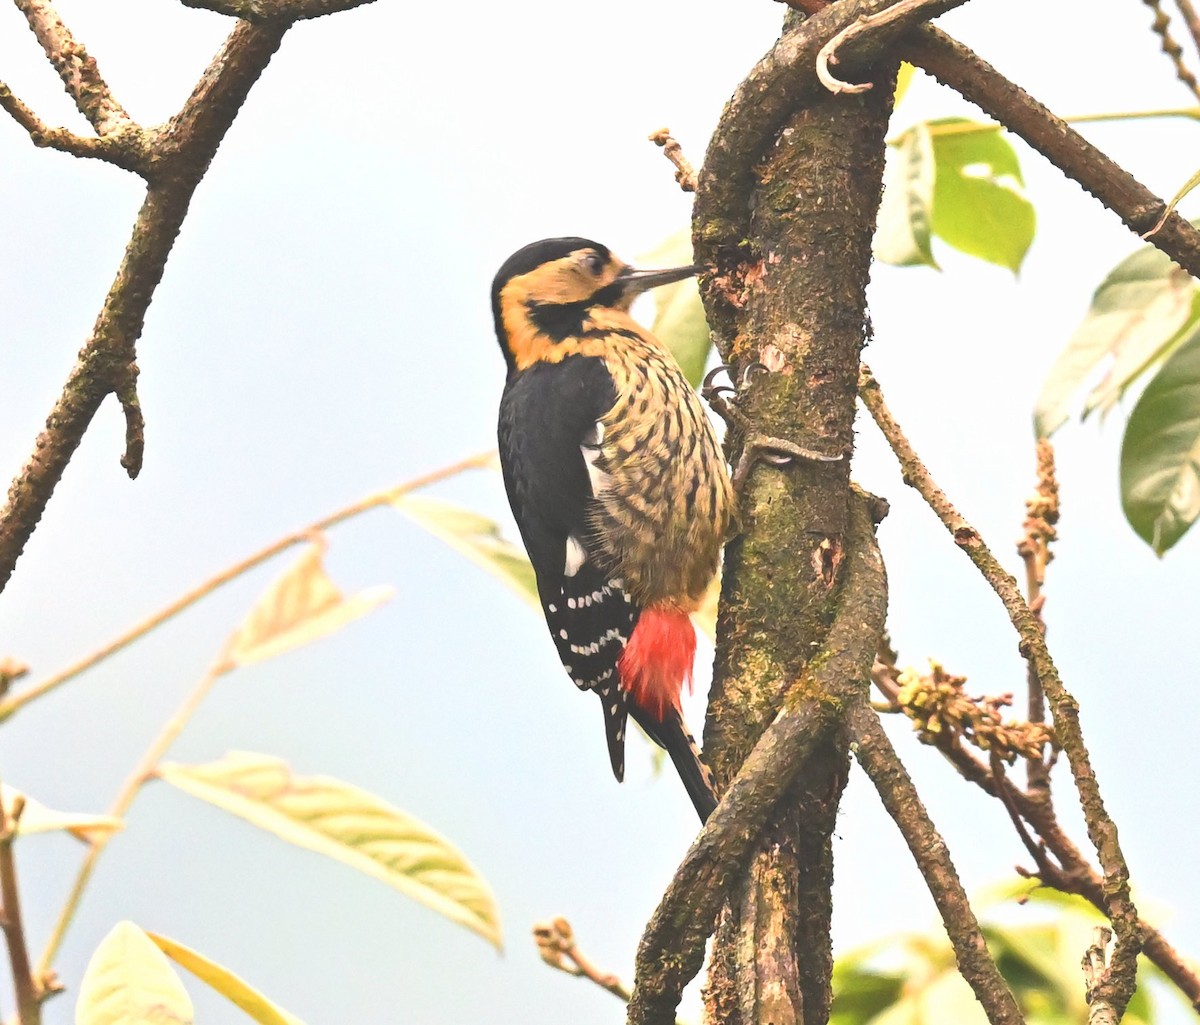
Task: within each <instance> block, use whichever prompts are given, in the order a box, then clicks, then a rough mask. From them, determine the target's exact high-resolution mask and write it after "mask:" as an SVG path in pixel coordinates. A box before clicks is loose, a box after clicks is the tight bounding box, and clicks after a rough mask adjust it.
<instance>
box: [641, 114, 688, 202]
mask: <svg viewBox="0 0 1200 1025" xmlns="http://www.w3.org/2000/svg"><path fill="white" fill-rule="evenodd" d="M650 141H651V142H652V143H654V145H656V146H661V147H662V151H663V156H665V157H666V158H667V159H668V160H669V161H671V163H672V164H674V165H675V180H676V181H677V182H679V187H680V188H681V189H683V191H684V192H695V191H696V169H695V168H694V167H692V165H691V164H690V163H689V162H688V158H687V157H685V156H684V155H683V147H682V146H680V145H679V143H678V142H676V141H675V137H674V136H673V135H672V134H671V130H670V129H669V128H660V129H659V130H658V131H657V132H655V133H653V134H652V135H651V136H650Z"/></svg>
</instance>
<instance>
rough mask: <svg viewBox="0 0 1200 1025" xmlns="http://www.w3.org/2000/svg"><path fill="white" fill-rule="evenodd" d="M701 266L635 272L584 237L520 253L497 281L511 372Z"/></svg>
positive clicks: (496, 306) (496, 304)
mask: <svg viewBox="0 0 1200 1025" xmlns="http://www.w3.org/2000/svg"><path fill="white" fill-rule="evenodd" d="M697 270H699V268H697V267H674V268H672V269H670V270H649V271H643V270H634V269H633V268H632V267H630V266H628V265H627V264H625V263H622V262H621V261H620V260H618V259H617V258H616V257H615V256H613V254H612V253H610V252H609V251H608V247H607V246H602V245H600V243H599V242H592V241H591V240H590V239H586V238H545V239H542V240H541V241H540V242H533V243H530V244H529V245H527V246H525V247H524V248H523V249H518V250H517V251H516V252H515V253H513V255H512V256H510V257H509V258H508V259H507V260H505V261H504V265H503V266H502V267H501V268H500V270H499V272H498V273H497V274H496V278H495V280H494V281H493V282H492V314H493V316H494V317H495V318H496V336H497V338H499V340H500V348H501V349H502V350H503V352H504V358H505V360H507V362H508V369H509V373H512V372H513V371H514V370H524V369H525V367H527V366H529V365H531V364H532V363H534V362H536V361H537V360H538V359H539V358H542V355H541V354H543V353H545V352H547V351H548V349H549V347H552V346H556V345H559V344H561V343H562V342H564V341H566V340H568V339H571V338H578V337H579V336H580V335H581V334H583V333H584V332H585V331H586V330H587V329H588V327H589V321H593V320H594V318H593V314H594V313H596V312H597V311H599V310H617V311H620V312H621V313H626V312H628V310H629V307H630V306H631V305H632V304H633V300H634V299H636V298H637V297H638V296H639V295H641V293H642V292H645V291H646V290H647V289H649V288H655V287H657V286H658V285H667V284H670V283H671V282H673V281H680V280H682V279H683V278H687V277H691V276H692V275H693V274H695V273H696V272H697Z"/></svg>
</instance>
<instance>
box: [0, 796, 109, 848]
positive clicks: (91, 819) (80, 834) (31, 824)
mask: <svg viewBox="0 0 1200 1025" xmlns="http://www.w3.org/2000/svg"><path fill="white" fill-rule="evenodd" d="M18 801H23V806H22V809H21V818H20V819H19V821H18V822H17V833H18V835H20V836H26V835H28V834H30V833H50V832H55V831H57V830H63V831H65V832H67V833H70V834H71V835H72V836H73V837H75V839H77V840H82V841H83V842H84V843H93V842H94V841H96V840H99V839H103V838H104V837H107V836H109V835H110V834H112V833H115V832H117V830H119V829H123V828H124V823H122V822H121V820H120V819H117V818H113V816H111V815H88V814H85V813H84V812H71V811H54V810H53V809H52V808H47V807H46V806H45V805H44V804H42V803H41V802H40V801H35V800H34V799H33V798H32V797H27V796H25V795H24V794H22V793H21V792H20V791H19V790H17V789H15V788H14V787H10V786H9V785H8V784H7V783H0V805H3V807H4V813H5V817H7V816H9V815H11V814H12V813H13V811H14V809H15V807H16V804H17V802H18Z"/></svg>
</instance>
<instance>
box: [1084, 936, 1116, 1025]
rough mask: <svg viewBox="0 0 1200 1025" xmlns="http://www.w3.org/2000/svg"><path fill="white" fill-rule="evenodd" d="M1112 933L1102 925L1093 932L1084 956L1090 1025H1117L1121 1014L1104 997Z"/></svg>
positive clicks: (1085, 986)
mask: <svg viewBox="0 0 1200 1025" xmlns="http://www.w3.org/2000/svg"><path fill="white" fill-rule="evenodd" d="M1111 939H1112V932H1111V931H1110V930H1108V929H1106V928H1105V927H1104V926H1102V925H1098V926H1096V927H1095V929H1093V930H1092V942H1091V943H1090V944H1089V945H1088V948H1087V950H1086V951H1084V954H1083V961H1082V964H1081V967H1082V968H1083V986H1084V995H1085V997H1086V998H1087V1003H1088V1025H1117V1023H1118V1022H1120V1020H1121V1012H1120V1011H1118V1010H1117V1009H1116V1008H1115V1007H1113V1006H1112V1004H1111V1003H1109V1001H1108V1000H1107V999H1105V996H1104V986H1103V983H1104V982H1105V980H1106V979H1107V978H1108V967H1107V965H1106V964H1105V956H1106V952H1107V950H1108V941H1109V940H1111Z"/></svg>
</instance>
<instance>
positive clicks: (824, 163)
mask: <svg viewBox="0 0 1200 1025" xmlns="http://www.w3.org/2000/svg"><path fill="white" fill-rule="evenodd" d="M796 23H798V20H797V22H796ZM793 27H794V26H793ZM894 70H895V69H894V66H892V67H891V69H890V70H884V71H882V72H881V73H880V74H879V76H878V79H877V81H876V82H875V85H874V88H872V89H871V90H869V91H867V92H865V93H859V94H855V95H838V96H835V95H832V94H828V93H826V94H822V95H818V96H816V97H814V98H811V99H810V100H809V101H808V102H806V103H805V105H804V107H803V109H800V110H797V111H796V112H795V113H793V114H792V115H790V116H789V117H788V119H787V120H786V122H785V123H784V124H782V125H781V126H779V128H778V129H777V130H776V131H775V132H774V134H773V135H772V136H771V137H770V141H769V143H768V145H767V146H766V147H765V148H764V149H763V150H762V152H761V153H759V154H757V159H755V160H754V162H753V166H754V172H753V175H752V180H748V181H747V182H746V185H747V188H748V192H747V194H746V195H745V202H746V210H748V211H750V216H749V219H748V221H747V222H745V223H744V224H742V225H736V223H731V222H729V221H722V220H721V219H719V218H714V219H712V220H706V218H705V211H706V197H705V195H704V192H705V187H706V185H709V186H711V185H713V184H714V183H713V181H712V179H711V178H710V179H709V180H708V181H706V180H705V177H704V175H702V177H701V183H700V193H699V195H698V198H697V221H696V224H695V232H696V238H697V257H698V259H699V260H700V262H702V263H705V264H708V265H709V266H714V265H715V266H716V267H717V268H718V270H719V273H718V274H717V275H716V276H714V277H713V278H712V279H710V280H709V282H708V287H707V289H706V303H707V304H708V309H709V315H710V319H711V321H712V323H713V324H714V328H715V331H716V334H717V336H718V340H719V343H720V344H721V345H722V351H723V354H724V355H725V356H726V358H727V359H728V360H729V361H730V362H732V363H733V364H734V365H735V367H737V368H741V367H744V366H745V365H746V364H747V363H748V362H750V361H757V362H760V363H762V364H763V365H764V366H766V367H767V369H768V370H769V371H770V373H758V374H756V375H754V376H753V377H752V379H751V381H750V383H749V385H748V387H747V390H746V391H745V393H744V395H743V397H742V399H741V408H742V410H743V411H744V412H745V413H746V415H747V417H748V419H749V421H750V423H751V424H752V425H753V428H752V430H753V431H755V432H759V433H761V434H763V435H767V436H772V437H777V438H783V439H787V440H789V441H791V442H794V443H795V444H797V445H800V446H802V447H804V448H807V449H810V450H815V451H819V452H825V453H831V454H832V453H841V454H842V455H843V457H844V458H843V459H842V460H841V461H840V462H833V463H803V462H796V463H793V464H791V465H788V466H785V467H780V468H777V467H773V466H765V465H761V464H760V465H759V466H758V467H757V468H756V469H755V471H754V472H753V473H752V475H751V477H750V478H749V481H748V484H747V487H746V490H745V493H744V497H743V523H742V527H743V533H742V534H741V536H740V537H738V538H737V539H736V540H734V541H733V542H732V543H731V544H730V545H729V546H728V549H727V553H726V558H725V568H724V573H725V576H724V585H723V594H722V605H721V608H722V611H721V615H720V618H719V620H718V624H717V651H718V654H717V661H716V667H715V673H714V682H713V691H712V698H711V702H710V706H709V717H708V722H707V725H706V729H705V745H704V747H705V751H706V756H707V758H708V760H709V762H710V764H711V765H712V767H713V769H714V771H715V773H716V775H717V777H718V779H719V780H720V781H721V782H722V783H726V784H727V783H728V782H729V781H730V780H731V779H732V778H733V777H734V776H735V775H736V774H737V771H738V769H739V767H740V766H741V764H742V762H743V760H744V759H745V757H746V755H747V754H748V753H749V752H750V750H751V748H752V747H753V745H754V743H755V742H756V741H757V740H758V738H759V736H760V735H761V734H762V732H763V730H764V729H766V727H767V726H768V725H769V724H770V722H771V720H772V718H773V717H774V715H775V713H776V711H777V709H778V707H779V704H780V701H781V698H782V693H783V691H784V690H785V689H786V688H788V687H789V686H791V685H792V684H794V683H795V682H796V681H797V680H799V679H800V678H801V676H802V673H803V670H804V668H805V666H806V665H807V664H808V662H809V659H810V658H811V656H812V653H814V652H816V651H818V649H819V648H820V646H821V644H822V641H823V640H824V638H825V635H826V632H827V630H828V627H829V624H830V622H831V621H832V618H833V616H834V613H835V611H836V609H837V602H838V585H839V582H840V580H841V572H840V571H841V567H842V558H843V552H844V541H845V535H846V530H847V523H848V516H849V510H850V502H851V494H852V492H851V487H850V454H851V451H852V449H853V425H854V415H855V396H856V393H857V384H856V382H857V377H858V365H859V354H860V350H861V348H862V346H863V343H864V341H865V339H866V337H867V333H868V320H867V314H866V285H867V280H868V275H869V268H870V261H871V237H872V233H873V230H874V224H875V216H876V212H877V209H878V205H879V196H880V188H881V181H882V174H883V162H884V133H885V130H886V126H887V119H888V115H889V114H890V110H891V97H892V91H893V82H894ZM719 133H720V129H718V135H719ZM718 144H719V143H714V145H718ZM710 152H711V151H710ZM729 184H730V183H728V182H721V183H720V185H719V187H720V188H723V189H727V188H728V187H729ZM723 199H724V197H723ZM731 227H738V228H741V229H742V230H740V231H737V232H736V233H734V232H731V231H730V228H731ZM735 234H736V235H737V236H740V237H734V236H735ZM744 441H745V439H744V438H739V439H736V442H737V444H738V445H740V444H742V443H744ZM737 454H738V453H737V452H734V453H733V455H734V456H735V457H736V456H737ZM812 696H813V697H816V698H818V699H820V698H821V697H822V695H812ZM848 766H849V761H848V753H847V751H846V749H845V746H844V741H843V739H842V734H841V732H840V731H838V730H832V729H831V730H828V731H827V733H826V734H825V735H824V736H823V737H822V738H821V739H820V741H819V743H818V744H817V745H816V746H815V747H814V750H813V752H812V754H811V755H810V757H809V759H808V761H807V763H806V767H805V770H804V771H803V772H802V773H801V775H800V777H799V779H798V780H797V782H796V784H795V785H794V786H793V788H792V790H791V792H790V793H789V795H788V796H787V797H786V798H785V799H784V800H783V801H781V802H780V805H779V807H778V809H777V813H776V815H775V816H774V818H773V821H772V822H771V824H770V826H769V828H768V829H767V831H766V833H765V835H764V836H763V837H762V839H761V842H760V843H759V845H758V848H757V853H756V854H755V855H754V857H753V859H752V861H751V863H750V865H749V868H748V871H747V873H746V875H745V878H744V880H743V882H742V883H741V885H739V886H737V887H735V889H734V891H733V893H732V895H731V899H730V901H729V902H728V903H727V905H726V907H725V909H724V911H723V913H722V915H721V920H720V923H719V926H718V930H717V933H716V936H715V938H714V941H713V952H712V967H711V971H710V975H709V982H708V988H707V996H706V1000H707V1004H708V1012H709V1015H710V1020H712V1021H714V1022H721V1023H722V1025H760V1023H763V1025H765V1023H771V1025H792V1023H796V1025H801V1023H803V1025H817V1023H822V1022H825V1021H826V1020H827V1018H828V1014H829V1004H830V999H831V993H830V973H831V970H832V955H831V950H830V917H831V911H832V905H831V898H830V888H831V885H832V881H833V857H832V849H831V836H832V832H833V828H834V825H835V823H836V818H837V809H838V802H839V800H840V798H841V794H842V789H843V787H844V785H845V781H846V776H847V771H848Z"/></svg>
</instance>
